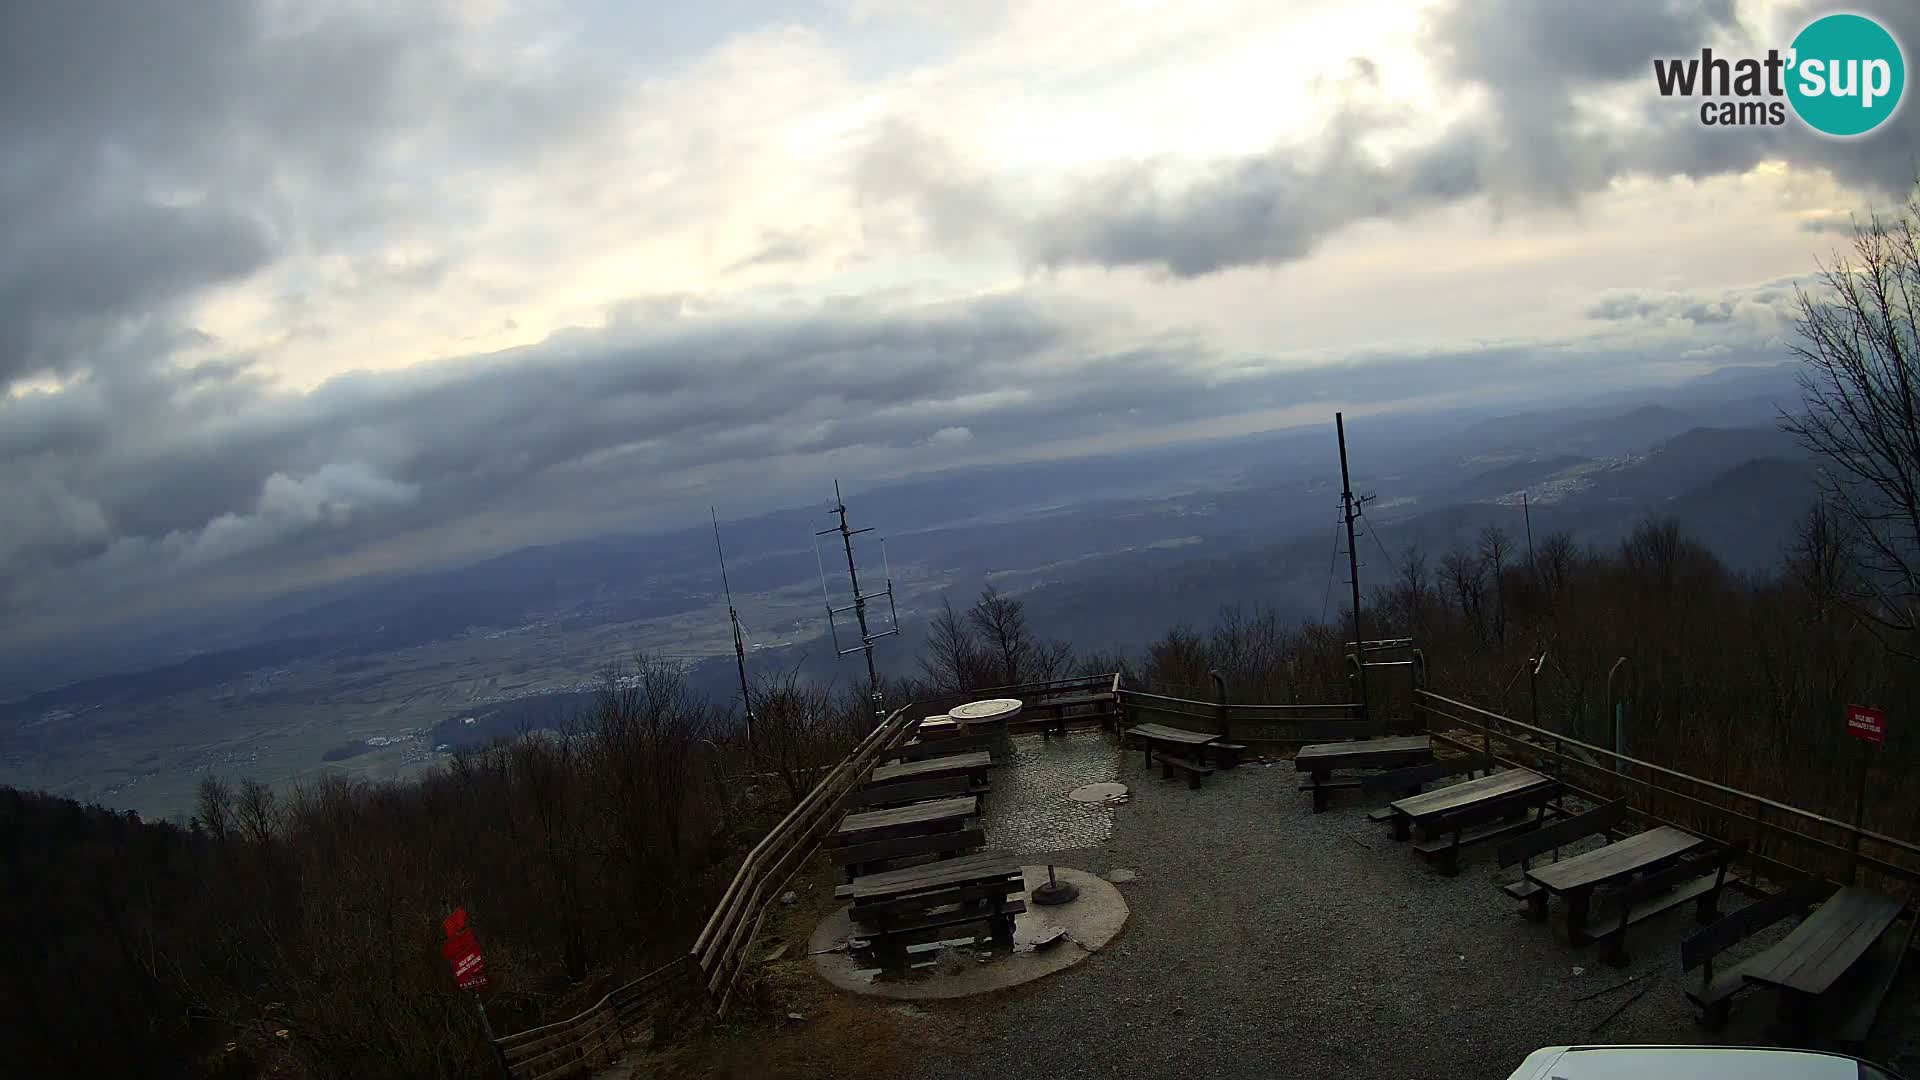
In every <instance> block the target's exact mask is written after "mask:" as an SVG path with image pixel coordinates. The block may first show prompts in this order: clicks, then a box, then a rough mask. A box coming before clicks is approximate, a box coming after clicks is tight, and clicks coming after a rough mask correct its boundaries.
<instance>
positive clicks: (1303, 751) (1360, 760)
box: [1293, 735, 1433, 814]
mask: <svg viewBox="0 0 1920 1080" xmlns="http://www.w3.org/2000/svg"><path fill="white" fill-rule="evenodd" d="M1432 760H1433V740H1432V739H1430V738H1428V737H1427V736H1425V735H1402V736H1396V737H1394V738H1391V739H1348V740H1345V741H1343V742H1329V743H1314V744H1313V745H1311V746H1303V747H1301V748H1300V750H1299V752H1298V753H1296V754H1294V755H1293V767H1294V769H1295V770H1296V771H1298V772H1303V773H1308V774H1310V775H1311V778H1312V779H1311V780H1310V781H1309V783H1308V784H1307V785H1305V787H1306V788H1311V789H1312V790H1313V812H1314V813H1316V814H1318V813H1320V812H1321V811H1323V810H1325V809H1326V808H1327V806H1328V804H1329V803H1330V802H1331V801H1332V795H1333V791H1334V789H1336V788H1357V787H1361V786H1362V784H1363V781H1361V780H1359V779H1356V778H1343V779H1340V780H1335V779H1334V778H1333V770H1335V769H1392V768H1396V767H1399V766H1402V765H1419V764H1421V763H1423V762H1427V761H1432ZM1411 789H1412V790H1414V791H1418V790H1420V785H1419V783H1417V782H1416V783H1414V784H1413V785H1412V786H1411ZM1303 790H1305V788H1303Z"/></svg>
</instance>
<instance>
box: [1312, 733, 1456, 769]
mask: <svg viewBox="0 0 1920 1080" xmlns="http://www.w3.org/2000/svg"><path fill="white" fill-rule="evenodd" d="M1432 756H1433V740H1432V739H1430V738H1428V737H1427V736H1425V735H1405V736H1400V737H1397V738H1392V739H1367V740H1364V741H1358V742H1336V743H1315V744H1313V745H1311V746H1303V747H1301V748H1300V751H1299V752H1298V753H1296V754H1294V756H1293V767H1294V769H1295V770H1296V771H1298V772H1316V771H1320V770H1328V769H1385V768H1390V767H1392V766H1394V765H1403V764H1404V765H1412V764H1415V763H1417V762H1420V761H1422V760H1424V759H1426V758H1430V757H1432Z"/></svg>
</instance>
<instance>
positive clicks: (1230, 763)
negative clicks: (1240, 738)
mask: <svg viewBox="0 0 1920 1080" xmlns="http://www.w3.org/2000/svg"><path fill="white" fill-rule="evenodd" d="M1207 749H1209V750H1212V751H1213V762H1214V764H1215V765H1218V766H1220V767H1221V768H1223V769H1237V768H1239V767H1240V755H1242V754H1245V753H1246V752H1247V744H1246V743H1237V742H1216V743H1208V744H1207Z"/></svg>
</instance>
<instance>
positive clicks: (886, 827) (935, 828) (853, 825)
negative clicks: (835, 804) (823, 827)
mask: <svg viewBox="0 0 1920 1080" xmlns="http://www.w3.org/2000/svg"><path fill="white" fill-rule="evenodd" d="M983 756H984V755H983ZM979 809H980V800H979V799H977V798H975V797H973V796H972V795H963V796H961V797H960V798H957V799H935V800H933V801H931V802H919V803H913V804H911V805H908V806H896V807H893V808H892V809H889V810H867V811H864V812H862V813H858V814H848V815H847V816H846V817H845V818H844V819H843V820H842V821H841V822H840V827H839V828H838V829H835V830H834V832H833V836H834V840H835V841H836V842H838V843H841V844H851V843H863V842H865V841H868V840H882V839H885V838H887V837H890V836H913V835H915V834H918V833H929V832H945V831H949V830H957V829H960V828H963V827H964V826H965V823H966V820H967V819H968V818H970V817H972V816H973V815H974V814H975V813H977V812H978V811H979Z"/></svg>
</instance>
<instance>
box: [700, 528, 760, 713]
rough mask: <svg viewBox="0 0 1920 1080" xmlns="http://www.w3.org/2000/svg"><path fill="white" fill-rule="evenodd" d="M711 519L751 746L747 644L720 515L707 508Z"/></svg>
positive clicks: (751, 703) (751, 701)
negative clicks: (729, 575) (736, 607)
mask: <svg viewBox="0 0 1920 1080" xmlns="http://www.w3.org/2000/svg"><path fill="white" fill-rule="evenodd" d="M707 515H708V516H709V517H711V518H712V519H713V550H714V552H715V553H716V554H718V555H719V556H720V587H721V588H722V589H725V590H726V593H727V621H728V622H729V623H732V624H733V662H734V665H735V666H736V667H738V668H739V670H740V707H741V708H742V709H744V710H746V714H747V745H748V747H749V748H751V747H752V745H753V695H752V694H749V693H748V692H747V642H746V638H744V637H743V636H741V633H740V613H739V612H738V611H735V610H734V607H733V585H732V583H731V582H729V581H728V580H727V553H726V551H725V549H723V548H721V546H720V515H719V514H718V513H717V512H716V511H715V510H714V509H713V507H711V506H709V507H707Z"/></svg>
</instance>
